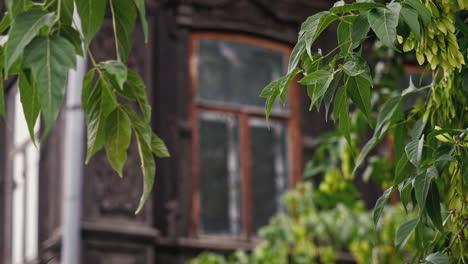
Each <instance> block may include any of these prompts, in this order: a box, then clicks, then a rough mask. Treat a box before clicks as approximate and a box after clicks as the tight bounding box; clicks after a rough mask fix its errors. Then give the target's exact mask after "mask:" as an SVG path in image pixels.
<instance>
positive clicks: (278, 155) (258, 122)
mask: <svg viewBox="0 0 468 264" xmlns="http://www.w3.org/2000/svg"><path fill="white" fill-rule="evenodd" d="M249 123H250V134H251V152H252V190H253V192H252V194H253V208H254V209H253V212H252V213H253V222H254V226H253V229H254V231H255V232H256V231H258V229H259V228H260V227H262V226H264V225H266V224H268V221H269V219H270V218H271V216H273V215H274V214H275V213H277V212H278V210H279V209H280V208H279V206H280V204H281V203H280V199H281V194H282V193H283V192H284V191H285V190H286V188H287V187H288V176H287V171H288V168H287V166H288V164H287V155H286V153H287V146H286V145H287V143H286V138H287V137H286V135H287V129H286V124H283V123H280V122H273V121H269V126H268V125H267V124H266V122H265V121H264V120H263V119H251V120H250V122H249Z"/></svg>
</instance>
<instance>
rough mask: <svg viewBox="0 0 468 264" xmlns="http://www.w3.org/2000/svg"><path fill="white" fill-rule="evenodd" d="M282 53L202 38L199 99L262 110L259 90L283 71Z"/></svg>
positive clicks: (199, 58)
mask: <svg viewBox="0 0 468 264" xmlns="http://www.w3.org/2000/svg"><path fill="white" fill-rule="evenodd" d="M284 58H285V57H284V54H283V53H281V52H279V51H275V50H271V49H266V48H262V47H259V46H254V45H249V44H244V43H239V42H234V41H226V40H217V39H201V40H200V41H199V46H198V89H199V94H198V99H200V100H209V101H216V102H219V103H229V104H234V105H240V104H242V105H251V106H258V107H263V106H264V105H265V99H264V98H261V97H259V95H260V92H261V91H262V89H263V88H264V87H265V86H266V85H268V84H269V83H270V82H271V81H273V80H276V79H278V78H279V77H281V75H282V74H283V72H284Z"/></svg>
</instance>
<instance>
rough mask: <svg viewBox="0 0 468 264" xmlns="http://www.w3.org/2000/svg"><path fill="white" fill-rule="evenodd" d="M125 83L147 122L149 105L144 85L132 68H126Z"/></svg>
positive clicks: (149, 115) (149, 110) (149, 117)
mask: <svg viewBox="0 0 468 264" xmlns="http://www.w3.org/2000/svg"><path fill="white" fill-rule="evenodd" d="M126 85H128V86H129V87H130V89H131V91H132V92H133V95H134V96H135V98H136V100H137V102H138V105H139V106H140V109H141V112H142V113H143V116H144V120H145V121H146V122H149V121H150V120H151V105H150V103H149V101H148V96H147V94H146V85H145V83H144V82H143V80H142V79H141V77H140V75H138V73H136V72H134V71H132V70H128V75H127V82H126Z"/></svg>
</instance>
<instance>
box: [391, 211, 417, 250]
mask: <svg viewBox="0 0 468 264" xmlns="http://www.w3.org/2000/svg"><path fill="white" fill-rule="evenodd" d="M418 223H419V217H416V218H414V219H411V220H408V221H406V222H404V223H403V224H401V225H400V226H399V227H398V229H397V232H396V236H395V246H396V247H397V248H398V249H402V248H403V247H404V246H405V244H406V242H408V239H409V238H410V236H411V234H412V233H413V231H414V229H415V228H416V226H417V225H418Z"/></svg>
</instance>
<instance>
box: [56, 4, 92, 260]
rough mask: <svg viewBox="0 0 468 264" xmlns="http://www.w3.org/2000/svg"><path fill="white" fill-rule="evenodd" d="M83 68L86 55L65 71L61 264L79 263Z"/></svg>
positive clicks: (76, 18)
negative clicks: (72, 68)
mask: <svg viewBox="0 0 468 264" xmlns="http://www.w3.org/2000/svg"><path fill="white" fill-rule="evenodd" d="M75 10H76V9H75ZM74 21H75V22H76V24H77V27H78V28H80V27H81V21H80V18H79V16H78V14H77V13H76V11H75V14H74ZM86 68H87V63H86V56H85V57H84V58H82V57H77V67H76V70H72V71H70V72H69V74H68V86H67V93H66V105H65V111H66V112H65V139H64V151H63V200H62V201H63V204H62V254H61V263H62V264H79V263H81V260H80V257H81V254H80V253H81V200H82V198H81V193H82V176H83V162H84V160H83V152H84V144H85V142H84V136H85V135H84V130H85V128H84V113H83V110H82V108H81V90H82V86H83V78H84V75H85V73H86Z"/></svg>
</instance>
